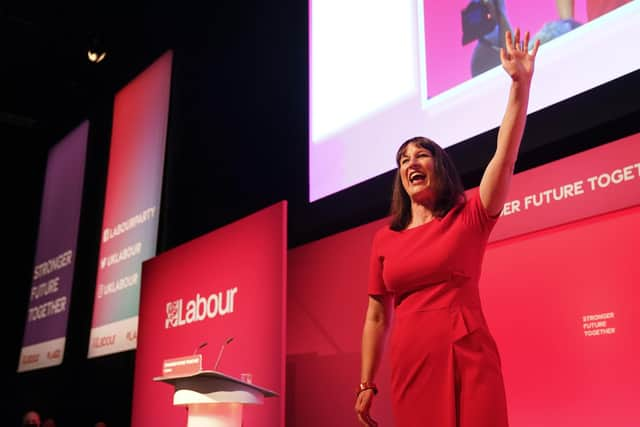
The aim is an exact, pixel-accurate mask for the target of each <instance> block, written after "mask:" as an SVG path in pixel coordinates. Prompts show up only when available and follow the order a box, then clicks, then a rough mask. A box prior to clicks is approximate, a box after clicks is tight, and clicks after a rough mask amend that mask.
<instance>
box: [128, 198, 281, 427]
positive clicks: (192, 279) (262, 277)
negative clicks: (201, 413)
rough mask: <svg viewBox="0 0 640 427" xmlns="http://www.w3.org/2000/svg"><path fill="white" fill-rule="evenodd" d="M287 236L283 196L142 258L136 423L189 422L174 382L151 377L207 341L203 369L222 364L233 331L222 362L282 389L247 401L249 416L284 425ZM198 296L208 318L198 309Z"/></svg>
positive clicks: (223, 367) (225, 368) (259, 422)
mask: <svg viewBox="0 0 640 427" xmlns="http://www.w3.org/2000/svg"><path fill="white" fill-rule="evenodd" d="M286 244H287V239H286V202H282V203H279V204H277V205H274V206H272V207H270V208H266V209H264V210H262V211H260V212H258V213H256V214H253V215H251V216H249V217H247V218H245V219H242V220H240V221H237V222H235V223H233V224H230V225H228V226H226V227H223V228H220V229H218V230H215V231H213V232H211V233H209V234H207V235H205V236H202V237H200V238H197V239H195V240H193V241H191V242H188V243H186V244H184V245H182V246H179V247H177V248H175V249H172V250H170V251H167V252H165V253H163V254H161V255H159V256H157V257H155V258H153V259H151V260H150V261H147V262H145V263H144V264H143V275H142V294H141V304H140V323H139V336H138V349H137V352H136V368H135V379H134V393H133V410H132V426H140V427H142V426H149V425H157V426H182V425H186V411H185V409H184V407H174V406H173V404H172V396H173V389H172V387H171V386H169V385H168V384H164V383H160V382H154V381H152V379H153V378H154V377H158V376H161V375H162V361H163V360H164V359H169V358H174V357H180V356H185V355H190V354H192V353H194V350H195V349H196V348H197V347H198V346H199V345H200V344H201V343H203V342H208V345H207V346H206V347H203V348H202V350H200V351H201V353H202V354H203V369H205V370H210V369H213V367H214V365H215V363H216V359H217V357H218V354H219V350H220V349H221V347H222V344H223V343H224V342H225V340H227V338H229V337H234V340H233V341H232V342H231V343H229V344H228V345H227V346H226V347H225V350H224V353H223V355H222V359H221V362H220V364H219V366H218V369H217V370H218V371H221V372H223V373H225V374H227V375H231V376H235V377H240V375H241V374H242V373H251V374H252V375H253V383H254V384H256V385H259V386H262V387H265V388H268V389H270V390H274V391H276V392H278V393H280V397H275V398H268V399H265V404H264V405H255V406H254V405H246V406H245V408H244V411H243V414H244V417H243V418H244V421H245V424H246V425H251V426H264V427H272V426H280V425H284V401H285V387H284V386H285V383H284V351H285V343H286V341H285V337H284V325H285V310H286V299H285V295H286V286H285V280H286V257H285V251H286ZM211 295H214V296H213V297H211ZM206 300H208V301H209V303H208V305H209V307H210V308H211V309H210V314H209V315H208V316H205V315H204V313H205V310H204V307H205V305H207V303H206V302H205V301H206ZM231 300H232V301H233V303H231ZM189 301H192V303H193V301H195V303H193V304H195V305H196V306H197V307H198V308H199V310H198V314H200V315H201V317H202V319H198V316H193V318H190V317H189V314H188V310H187V307H188V304H189ZM214 306H216V307H217V308H218V310H217V311H216V310H215V309H214ZM221 308H222V311H220V309H221ZM193 319H198V320H193ZM189 320H193V321H191V322H189Z"/></svg>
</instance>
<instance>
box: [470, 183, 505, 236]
mask: <svg viewBox="0 0 640 427" xmlns="http://www.w3.org/2000/svg"><path fill="white" fill-rule="evenodd" d="M462 214H463V217H464V221H465V222H466V223H467V224H470V225H473V226H477V227H478V228H480V229H481V230H482V231H484V232H485V233H487V234H489V233H490V232H491V230H493V227H494V226H495V225H496V222H498V218H499V217H500V214H498V215H496V216H490V215H489V212H487V209H486V208H485V207H484V206H483V205H482V200H480V192H479V191H478V190H477V189H476V190H475V191H474V192H473V193H471V194H468V199H467V202H466V203H465V206H464V208H463V210H462Z"/></svg>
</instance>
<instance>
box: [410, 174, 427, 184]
mask: <svg viewBox="0 0 640 427" xmlns="http://www.w3.org/2000/svg"><path fill="white" fill-rule="evenodd" d="M425 179H426V175H424V174H421V173H420V172H412V173H411V174H410V175H409V182H410V183H411V184H417V183H420V182H424V181H425Z"/></svg>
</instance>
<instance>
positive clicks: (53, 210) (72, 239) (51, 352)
mask: <svg viewBox="0 0 640 427" xmlns="http://www.w3.org/2000/svg"><path fill="white" fill-rule="evenodd" d="M88 132H89V122H88V121H85V122H83V123H82V124H81V125H80V126H78V127H77V128H76V129H75V130H73V131H72V132H70V133H69V134H68V135H67V136H66V137H65V138H64V139H63V140H62V141H60V142H59V143H58V144H56V145H55V146H54V147H53V148H51V150H50V151H49V159H48V161H47V172H46V175H45V181H44V190H43V196H42V208H41V210H40V226H39V229H38V243H37V247H36V255H35V260H34V268H33V278H32V284H31V290H30V297H29V306H28V310H27V319H26V325H25V330H24V338H23V344H22V350H21V352H20V361H19V363H18V372H23V371H30V370H34V369H39V368H45V367H49V366H55V365H59V364H61V363H62V359H63V356H64V344H65V339H66V333H67V320H68V317H69V316H68V315H69V303H70V299H71V287H72V284H73V271H74V265H75V258H76V245H77V241H78V227H79V222H80V210H81V207H82V186H83V181H84V165H85V157H86V149H87V136H88Z"/></svg>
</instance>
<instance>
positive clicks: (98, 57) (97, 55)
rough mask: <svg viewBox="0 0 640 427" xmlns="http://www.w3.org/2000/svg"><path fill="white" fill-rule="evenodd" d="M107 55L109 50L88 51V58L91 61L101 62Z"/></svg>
mask: <svg viewBox="0 0 640 427" xmlns="http://www.w3.org/2000/svg"><path fill="white" fill-rule="evenodd" d="M106 56H107V52H92V51H91V50H88V51H87V58H89V61H91V62H94V63H96V64H97V63H99V62H101V61H102V60H103V59H104V58H105V57H106Z"/></svg>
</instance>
